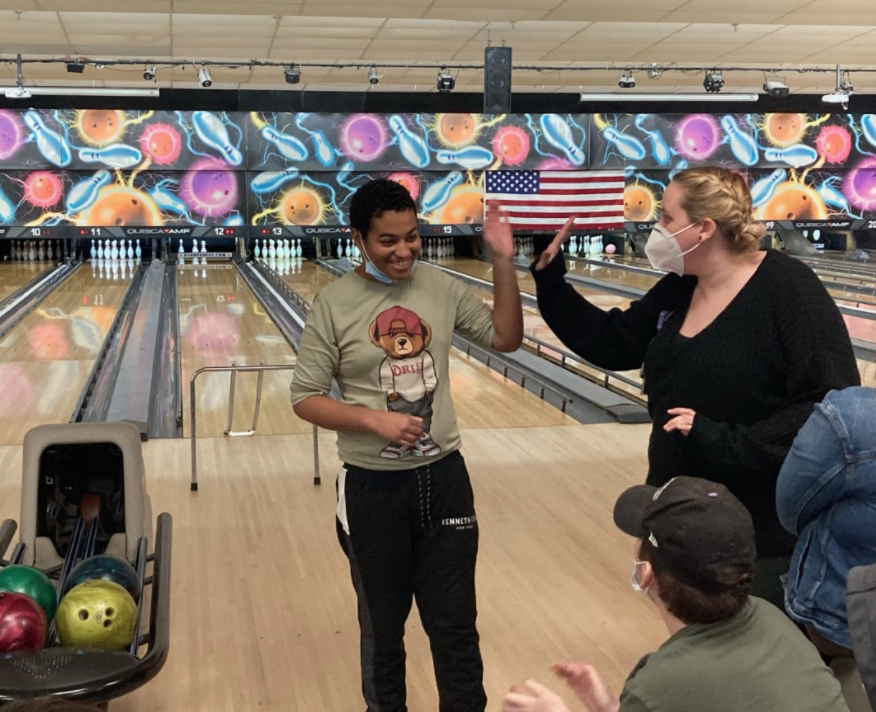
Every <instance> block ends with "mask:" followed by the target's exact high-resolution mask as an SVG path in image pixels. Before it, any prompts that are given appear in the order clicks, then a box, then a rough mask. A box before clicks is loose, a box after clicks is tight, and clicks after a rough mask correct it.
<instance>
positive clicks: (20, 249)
mask: <svg viewBox="0 0 876 712" xmlns="http://www.w3.org/2000/svg"><path fill="white" fill-rule="evenodd" d="M56 255H57V257H56ZM9 256H10V258H11V259H13V260H19V261H21V260H24V261H26V262H42V261H43V260H54V259H59V260H60V259H61V246H60V245H59V244H58V241H57V240H55V245H54V247H52V243H51V242H50V241H49V240H27V241H25V242H22V241H20V240H13V241H12V250H11V252H10V255H9Z"/></svg>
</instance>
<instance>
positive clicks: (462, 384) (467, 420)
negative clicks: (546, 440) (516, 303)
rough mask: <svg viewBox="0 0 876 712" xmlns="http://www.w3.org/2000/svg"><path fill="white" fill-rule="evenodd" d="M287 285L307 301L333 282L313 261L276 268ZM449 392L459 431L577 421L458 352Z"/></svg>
mask: <svg viewBox="0 0 876 712" xmlns="http://www.w3.org/2000/svg"><path fill="white" fill-rule="evenodd" d="M278 272H281V273H282V277H283V279H284V280H285V281H286V283H287V284H288V285H289V286H290V287H292V289H294V290H295V291H296V292H298V293H299V294H300V295H301V296H302V297H304V298H305V299H306V300H308V301H312V300H313V298H314V297H315V296H316V294H317V293H318V292H319V290H320V289H322V288H323V287H325V286H326V285H327V284H330V283H331V282H333V281H334V280H335V279H337V277H335V276H334V275H333V274H332V273H331V272H329V271H328V270H325V269H323V268H322V267H320V266H319V265H317V264H315V263H313V262H302V263H301V265H300V269H299V268H298V267H295V268H294V269H289V270H286V269H278ZM450 373H451V376H450V391H451V393H452V395H453V401H454V404H455V406H456V414H457V416H458V421H459V426H460V427H461V428H523V427H536V426H546V425H575V424H576V421H574V420H572V418H569V417H568V416H566V415H564V414H563V413H562V412H561V411H559V410H558V409H557V408H554V407H553V406H551V405H548V404H546V403H545V402H544V401H542V400H541V399H540V398H538V397H537V396H535V395H533V394H531V393H529V392H528V391H526V390H524V389H523V388H520V386H518V385H516V384H514V383H510V382H506V381H505V379H503V378H502V375H501V374H499V373H496V372H495V371H493V370H492V369H490V368H488V367H487V366H485V365H484V364H482V363H480V362H479V361H475V360H474V359H471V358H468V357H466V355H465V354H464V353H463V352H462V351H459V350H457V349H451V351H450Z"/></svg>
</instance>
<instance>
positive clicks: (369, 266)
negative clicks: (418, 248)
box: [359, 244, 420, 284]
mask: <svg viewBox="0 0 876 712" xmlns="http://www.w3.org/2000/svg"><path fill="white" fill-rule="evenodd" d="M359 249H360V250H362V254H363V255H364V256H365V272H366V274H370V275H371V276H372V277H374V279H376V280H377V281H378V282H381V283H382V284H392V283H394V282H395V280H394V279H393V278H392V277H390V276H389V275H388V274H384V273H383V272H381V271H380V270H379V269H377V267H375V266H374V263H373V262H372V261H371V258H370V257H369V256H368V253H367V252H366V251H365V247H364V245H362V244H360V245H359ZM419 261H420V258H419V257H418V258H417V259H415V260H414V263H413V264H412V265H411V270H413V269H414V267H416V266H417V263H418V262H419Z"/></svg>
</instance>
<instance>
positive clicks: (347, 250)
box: [344, 237, 350, 257]
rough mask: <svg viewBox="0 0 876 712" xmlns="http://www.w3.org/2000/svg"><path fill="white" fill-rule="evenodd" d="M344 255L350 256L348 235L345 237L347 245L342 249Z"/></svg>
mask: <svg viewBox="0 0 876 712" xmlns="http://www.w3.org/2000/svg"><path fill="white" fill-rule="evenodd" d="M344 256H345V257H349V256H350V238H349V237H348V238H347V247H346V248H345V249H344Z"/></svg>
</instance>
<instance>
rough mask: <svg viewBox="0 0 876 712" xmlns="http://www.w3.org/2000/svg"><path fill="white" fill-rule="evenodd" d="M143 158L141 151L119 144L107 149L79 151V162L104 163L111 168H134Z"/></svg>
mask: <svg viewBox="0 0 876 712" xmlns="http://www.w3.org/2000/svg"><path fill="white" fill-rule="evenodd" d="M142 158H143V154H142V153H140V149H138V148H134V147H133V146H127V145H125V144H124V143H117V144H114V145H112V146H107V147H106V148H87V149H83V150H81V151H79V160H80V161H82V162H84V163H103V164H104V165H106V166H110V167H111V168H132V167H133V166H136V165H137V164H138V163H139V162H140V161H141V160H142Z"/></svg>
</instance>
